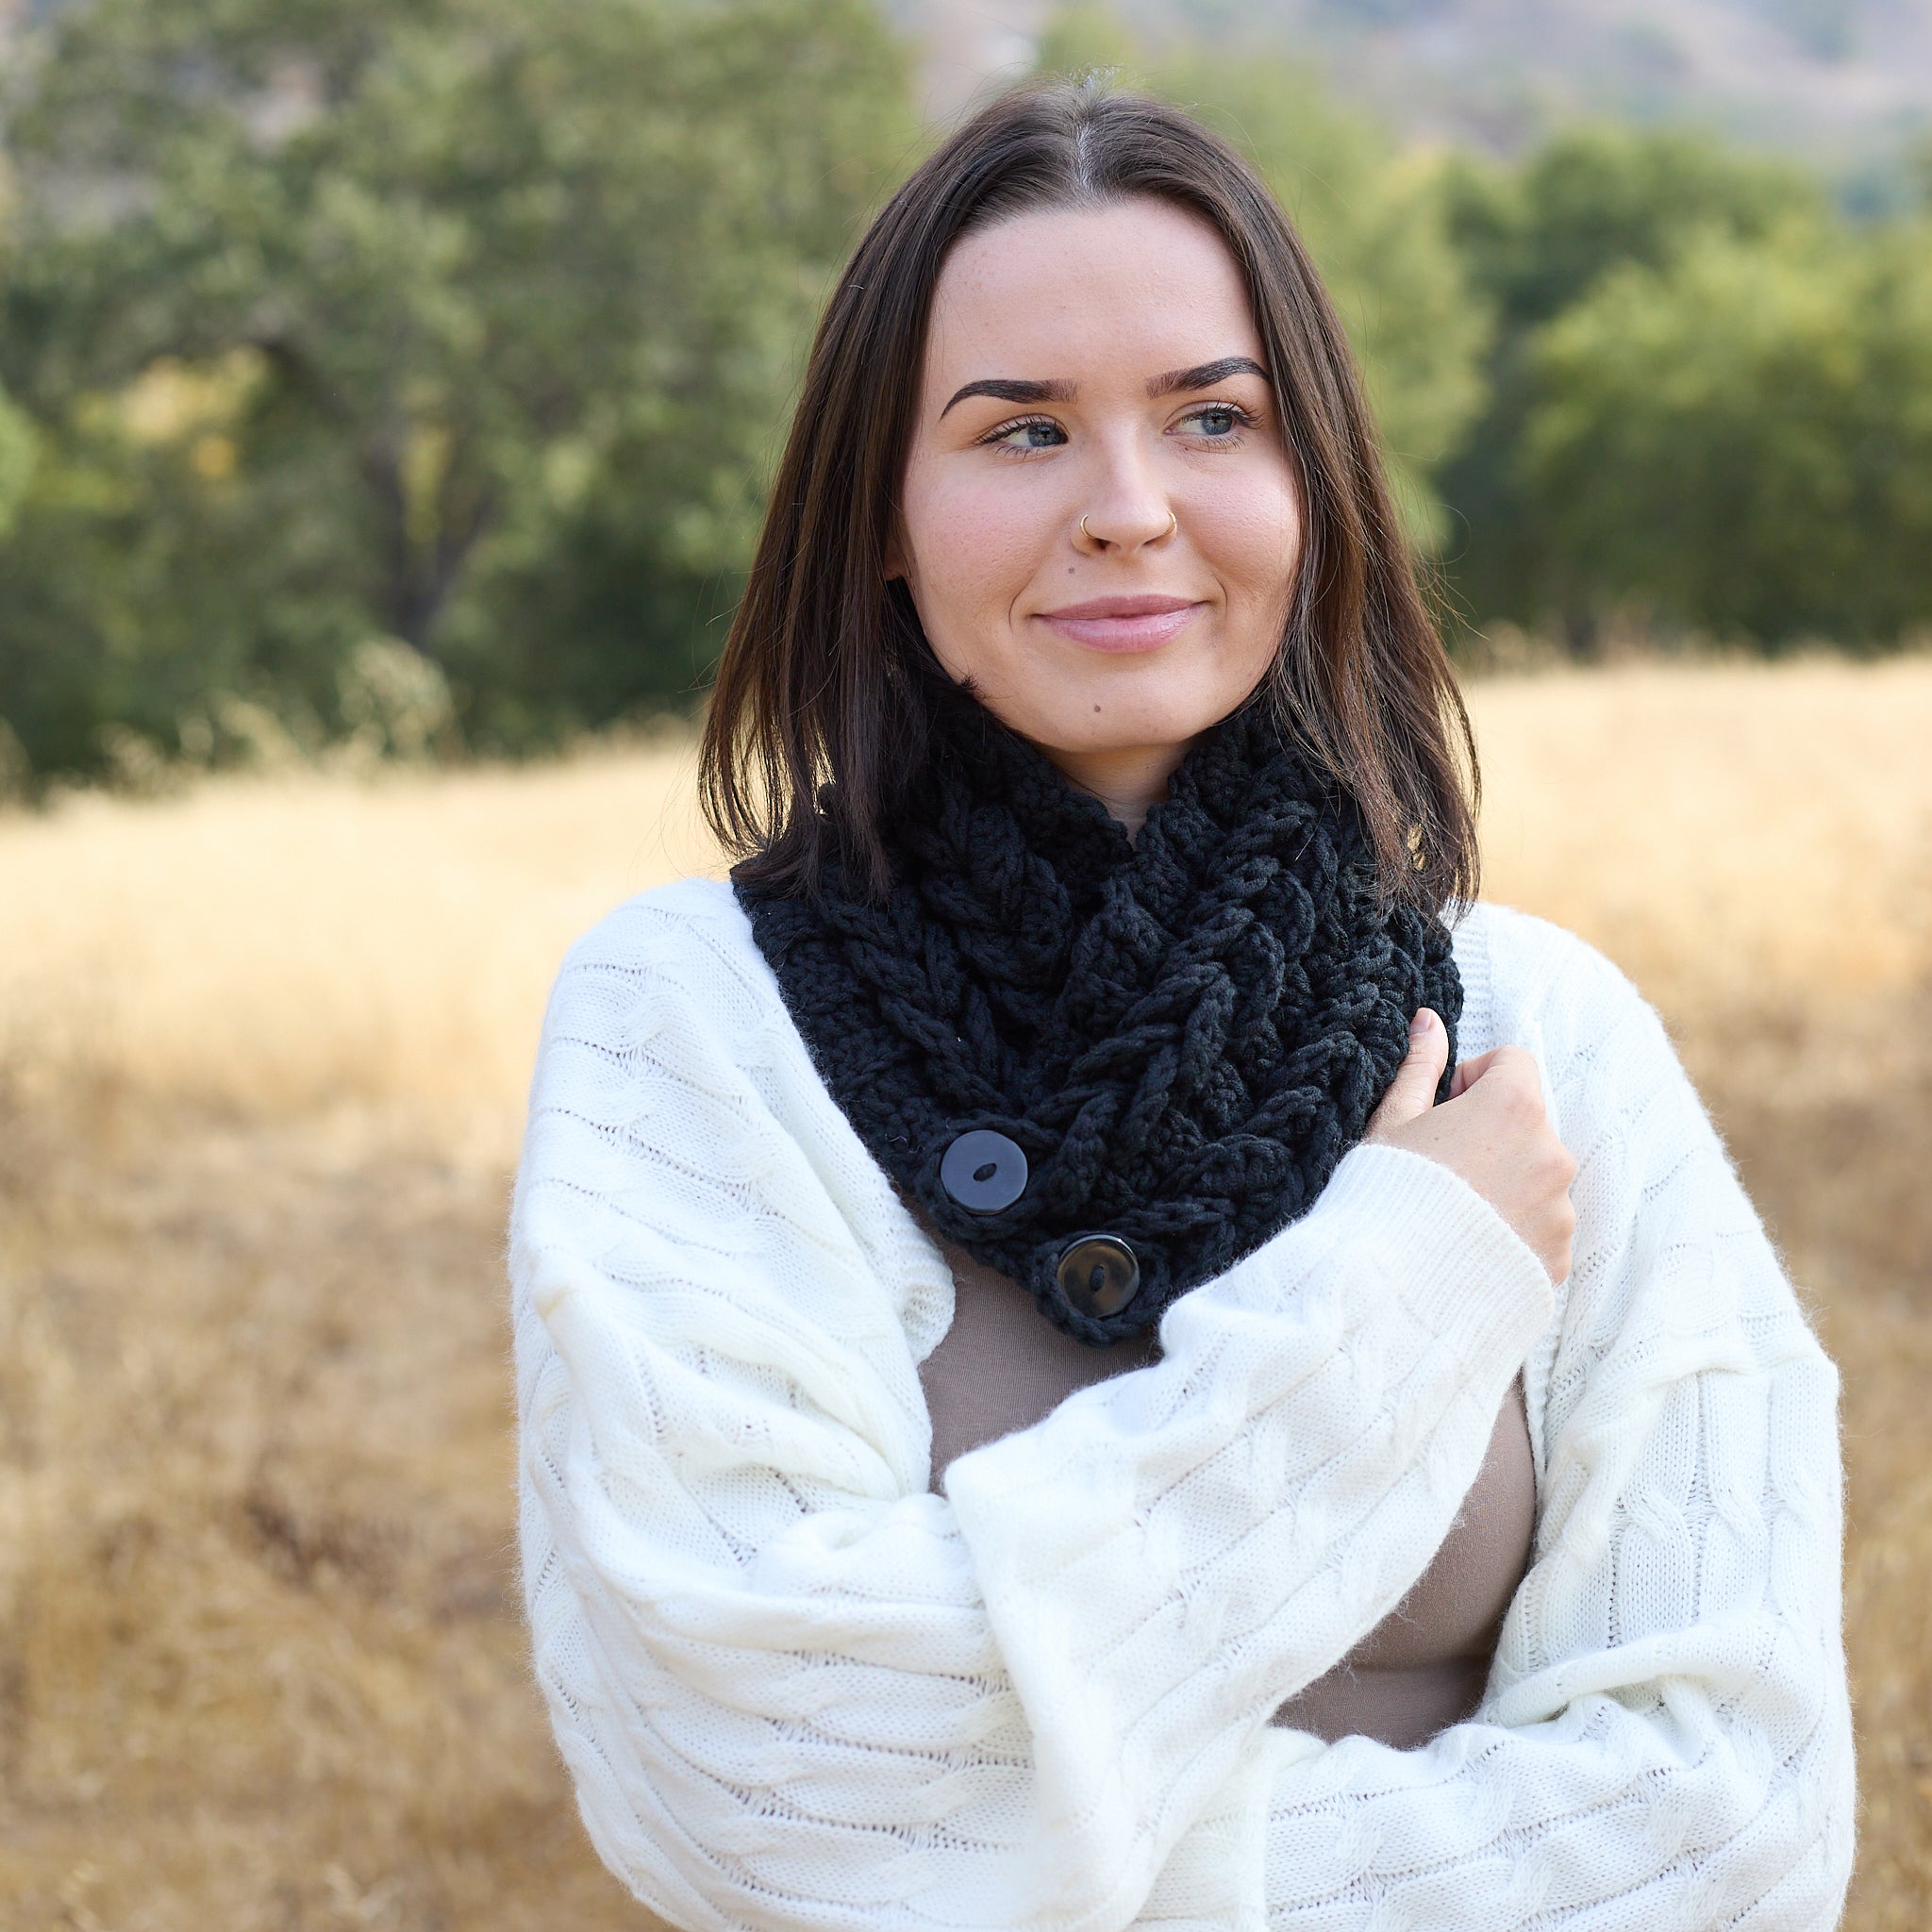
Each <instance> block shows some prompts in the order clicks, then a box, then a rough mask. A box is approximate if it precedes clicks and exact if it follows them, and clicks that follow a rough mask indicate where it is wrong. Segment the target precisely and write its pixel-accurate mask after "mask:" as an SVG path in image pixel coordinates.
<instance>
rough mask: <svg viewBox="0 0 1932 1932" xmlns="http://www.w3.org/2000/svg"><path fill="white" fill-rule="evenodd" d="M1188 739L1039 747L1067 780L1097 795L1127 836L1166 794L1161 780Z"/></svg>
mask: <svg viewBox="0 0 1932 1932" xmlns="http://www.w3.org/2000/svg"><path fill="white" fill-rule="evenodd" d="M1188 742H1189V741H1185V740H1184V741H1182V742H1181V743H1179V744H1143V745H1134V746H1131V747H1129V748H1127V749H1124V750H1108V751H1059V750H1057V749H1056V748H1055V747H1054V746H1052V745H1050V744H1049V745H1041V750H1042V751H1043V752H1045V753H1046V755H1047V757H1048V758H1051V759H1052V760H1053V761H1054V763H1055V764H1056V765H1058V767H1059V769H1060V771H1061V773H1062V774H1064V775H1065V777H1066V779H1067V781H1068V782H1069V783H1070V784H1072V785H1076V786H1078V787H1079V789H1080V790H1081V791H1090V792H1091V793H1092V794H1093V796H1094V797H1095V798H1097V799H1099V801H1100V802H1101V804H1102V805H1104V806H1106V808H1108V811H1109V812H1111V813H1112V814H1113V816H1114V817H1115V818H1117V819H1118V820H1119V821H1120V822H1121V824H1124V826H1125V827H1126V828H1127V837H1128V838H1130V839H1132V838H1136V837H1138V836H1139V834H1140V830H1141V826H1142V825H1144V824H1146V823H1147V814H1148V812H1149V811H1151V810H1152V809H1153V808H1154V807H1155V806H1157V805H1158V804H1159V802H1160V801H1161V800H1162V799H1163V798H1165V797H1166V796H1167V781H1168V780H1169V779H1170V778H1171V777H1173V776H1174V772H1175V771H1176V769H1177V768H1178V767H1179V765H1180V761H1181V760H1182V759H1183V758H1186V757H1187V755H1188Z"/></svg>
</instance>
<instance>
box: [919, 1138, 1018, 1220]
mask: <svg viewBox="0 0 1932 1932" xmlns="http://www.w3.org/2000/svg"><path fill="white" fill-rule="evenodd" d="M940 1186H941V1187H942V1188H943V1189H945V1191H946V1192H947V1193H949V1194H950V1195H952V1197H953V1199H954V1200H956V1201H957V1202H958V1204H959V1205H960V1207H962V1208H965V1209H966V1211H967V1212H968V1213H969V1214H997V1213H998V1212H999V1211H1000V1209H1001V1208H1010V1207H1011V1206H1012V1205H1013V1203H1014V1202H1015V1201H1017V1200H1018V1199H1019V1198H1020V1196H1021V1195H1022V1194H1024V1192H1025V1191H1026V1156H1025V1154H1024V1152H1023V1151H1022V1149H1021V1146H1020V1143H1019V1142H1018V1141H1009V1140H1008V1139H1007V1137H1006V1136H1005V1135H1004V1134H996V1133H994V1132H993V1130H992V1129H991V1127H974V1129H973V1131H972V1132H971V1133H968V1134H961V1135H960V1136H959V1138H958V1140H957V1141H954V1142H953V1144H952V1145H951V1146H950V1147H948V1148H947V1149H946V1151H945V1154H944V1156H943V1157H942V1158H941V1161H940Z"/></svg>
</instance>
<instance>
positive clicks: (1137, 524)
mask: <svg viewBox="0 0 1932 1932" xmlns="http://www.w3.org/2000/svg"><path fill="white" fill-rule="evenodd" d="M1095 522H1097V523H1098V525H1099V527H1098V528H1094V527H1093V526H1092V525H1093V524H1094V523H1095ZM1180 526H1181V520H1180V518H1179V517H1178V516H1177V515H1176V514H1175V513H1174V506H1173V505H1172V504H1170V505H1168V507H1167V512H1166V515H1165V516H1163V517H1159V518H1156V519H1155V520H1154V522H1153V525H1152V527H1151V528H1150V527H1149V526H1148V523H1147V520H1146V519H1145V518H1118V517H1117V518H1114V519H1113V520H1111V522H1109V521H1108V519H1107V518H1106V517H1105V516H1104V515H1103V514H1101V513H1098V512H1093V511H1088V512H1084V513H1083V514H1082V515H1081V518H1080V537H1081V540H1082V541H1083V543H1084V545H1085V547H1086V548H1087V549H1089V550H1091V551H1092V552H1093V553H1094V554H1095V555H1096V556H1104V555H1105V554H1106V553H1107V552H1108V551H1110V550H1119V551H1132V550H1139V549H1141V548H1142V547H1143V546H1144V545H1146V544H1149V543H1159V542H1161V541H1164V540H1166V539H1167V538H1169V537H1172V536H1173V535H1174V532H1175V531H1176V530H1178V529H1179V528H1180Z"/></svg>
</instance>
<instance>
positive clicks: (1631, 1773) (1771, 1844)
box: [1142, 921, 1853, 1932]
mask: <svg viewBox="0 0 1932 1932" xmlns="http://www.w3.org/2000/svg"><path fill="white" fill-rule="evenodd" d="M1522 924H1523V926H1524V927H1529V926H1531V925H1532V924H1540V923H1532V922H1527V921H1524V922H1522ZM1541 931H1542V933H1543V934H1544V935H1545V936H1549V935H1550V934H1551V929H1549V928H1541ZM1532 937H1533V935H1532ZM1555 937H1556V938H1557V939H1558V940H1559V941H1561V944H1562V948H1563V950H1564V952H1565V954H1566V955H1567V958H1566V960H1565V964H1564V966H1563V968H1562V970H1561V972H1560V973H1559V974H1558V975H1557V976H1558V979H1559V982H1560V983H1559V984H1558V985H1557V987H1556V988H1555V989H1554V990H1553V991H1552V993H1551V995H1550V997H1549V998H1548V999H1547V1000H1545V1001H1544V1002H1543V1006H1544V1009H1545V1011H1546V1012H1547V1013H1548V1015H1549V1020H1548V1023H1547V1029H1546V1038H1545V1045H1546V1048H1547V1050H1548V1056H1549V1060H1550V1066H1549V1072H1550V1075H1551V1085H1552V1089H1553V1092H1554V1097H1555V1101H1556V1105H1557V1111H1558V1118H1559V1121H1560V1124H1561V1125H1562V1128H1563V1132H1564V1138H1565V1140H1566V1141H1568V1142H1569V1144H1570V1146H1571V1148H1572V1151H1573V1152H1574V1154H1576V1156H1577V1158H1578V1160H1579V1173H1578V1175H1577V1179H1576V1183H1575V1187H1574V1199H1575V1201H1576V1205H1577V1209H1578V1239H1577V1245H1576V1251H1575V1261H1574V1270H1573V1274H1572V1276H1571V1280H1570V1284H1569V1292H1568V1296H1567V1301H1566V1306H1565V1310H1564V1318H1563V1321H1562V1324H1561V1329H1560V1335H1559V1339H1558V1345H1557V1350H1556V1353H1555V1357H1554V1360H1553V1362H1552V1364H1551V1366H1550V1372H1549V1385H1548V1394H1547V1404H1546V1412H1545V1418H1544V1427H1543V1431H1542V1438H1543V1441H1544V1442H1545V1443H1546V1444H1547V1445H1548V1453H1547V1466H1546V1469H1545V1471H1544V1476H1543V1482H1542V1485H1541V1491H1542V1494H1541V1512H1540V1521H1539V1526H1538V1553H1537V1558H1536V1561H1535V1563H1534V1565H1533V1567H1532V1569H1531V1571H1530V1574H1529V1575H1528V1577H1527V1578H1526V1580H1525V1582H1524V1586H1523V1588H1522V1590H1521V1591H1519V1593H1518V1595H1517V1598H1516V1600H1515V1602H1514V1604H1513V1605H1512V1607H1511V1608H1510V1611H1509V1615H1508V1618H1507V1624H1506V1626H1505V1630H1504V1634H1503V1639H1502V1644H1501V1648H1500V1651H1499V1654H1498V1657H1497V1662H1496V1668H1495V1671H1494V1673H1493V1674H1492V1677H1491V1685H1490V1688H1489V1691H1488V1695H1487V1697H1486V1699H1485V1703H1484V1707H1482V1708H1481V1709H1480V1710H1479V1711H1478V1713H1477V1715H1476V1718H1475V1720H1474V1722H1472V1723H1469V1724H1463V1725H1458V1726H1457V1727H1456V1728H1454V1729H1452V1730H1450V1731H1448V1732H1445V1733H1444V1734H1442V1735H1441V1737H1439V1738H1437V1739H1436V1740H1433V1741H1431V1742H1430V1743H1429V1744H1427V1745H1426V1746H1424V1747H1423V1748H1422V1749H1420V1750H1416V1751H1409V1752H1398V1751H1392V1750H1390V1749H1387V1748H1385V1747H1383V1746H1381V1745H1379V1744H1376V1743H1374V1742H1372V1741H1370V1740H1366V1739H1361V1738H1354V1739H1347V1740H1342V1741H1341V1742H1340V1743H1338V1744H1336V1745H1334V1746H1332V1747H1329V1748H1323V1747H1321V1746H1319V1745H1318V1744H1317V1743H1316V1741H1315V1740H1312V1739H1307V1738H1305V1737H1304V1738H1296V1737H1293V1736H1283V1735H1281V1734H1279V1733H1276V1734H1274V1735H1264V1736H1261V1737H1259V1738H1257V1740H1255V1741H1254V1743H1253V1744H1252V1746H1251V1748H1250V1753H1249V1757H1248V1759H1247V1761H1246V1762H1245V1764H1244V1765H1243V1766H1242V1767H1241V1770H1240V1771H1238V1772H1237V1773H1236V1774H1234V1775H1232V1776H1231V1777H1230V1778H1229V1779H1228V1781H1227V1783H1226V1784H1225V1786H1224V1788H1223V1790H1222V1791H1221V1792H1220V1794H1219V1796H1218V1798H1217V1800H1216V1802H1215V1803H1214V1804H1213V1805H1212V1806H1210V1807H1208V1808H1207V1810H1206V1811H1205V1812H1204V1814H1203V1816H1202V1818H1201V1819H1199V1820H1197V1822H1196V1824H1195V1826H1194V1828H1193V1830H1192V1831H1191V1833H1190V1834H1189V1836H1188V1837H1187V1838H1186V1839H1184V1840H1182V1842H1181V1843H1180V1844H1179V1845H1178V1846H1177V1847H1176V1849H1175V1852H1174V1856H1173V1857H1172V1858H1171V1859H1170V1861H1169V1864H1168V1866H1167V1867H1166V1869H1165V1870H1164V1871H1163V1873H1162V1874H1161V1878H1160V1880H1159V1881H1158V1884H1157V1886H1156V1888H1155V1891H1154V1894H1153V1896H1152V1897H1150V1900H1149V1902H1148V1905H1147V1907H1146V1909H1145V1912H1144V1914H1143V1920H1142V1923H1143V1924H1147V1925H1150V1926H1151V1925H1156V1924H1158V1925H1162V1926H1165V1927H1168V1928H1171V1932H1172V1928H1178V1927H1181V1926H1189V1927H1192V1926H1197V1925H1198V1926H1203V1927H1205V1926H1207V1925H1209V1924H1211V1925H1215V1926H1227V1925H1243V1926H1259V1925H1263V1924H1265V1925H1269V1926H1275V1927H1282V1928H1288V1927H1292V1928H1295V1932H1315V1928H1318V1927H1319V1928H1321V1932H1341V1928H1343V1927H1350V1928H1355V1927H1359V1928H1362V1932H1368V1928H1370V1927H1374V1928H1378V1932H1379V1928H1381V1927H1385V1926H1395V1925H1400V1926H1414V1927H1421V1926H1428V1927H1432V1928H1436V1932H1457V1928H1462V1927H1469V1928H1472V1932H1474V1928H1478V1927H1479V1928H1481V1932H1507V1928H1510V1927H1517V1926H1528V1925H1537V1926H1543V1925H1550V1924H1562V1925H1565V1926H1591V1927H1606V1928H1607V1927H1619V1928H1621V1927H1633V1928H1634V1927H1644V1928H1655V1932H1702V1928H1705V1927H1714V1926H1725V1927H1733V1926H1749V1927H1753V1928H1758V1932H1770V1928H1773V1927H1777V1928H1788V1932H1799V1928H1805V1932H1823V1928H1826V1927H1829V1926H1832V1925H1834V1924H1836V1923H1837V1920H1838V1916H1839V1912H1840V1906H1841V1903H1842V1899H1843V1895H1844V1890H1845V1886H1846V1882H1847V1880H1848V1877H1849V1874H1850V1868H1851V1854H1852V1831H1853V1782H1852V1746H1851V1723H1850V1710H1849V1704H1848V1698H1847V1693H1846V1684H1845V1667H1844V1658H1843V1654H1842V1649H1841V1644H1840V1474H1839V1450H1838V1440H1837V1423H1836V1400H1837V1378H1836V1374H1835V1372H1834V1370H1833V1369H1832V1366H1831V1364H1830V1363H1829V1361H1828V1360H1827V1359H1826V1358H1825V1357H1824V1354H1823V1352H1822V1350H1821V1349H1820V1348H1819V1346H1818V1343H1817V1342H1816V1341H1815V1340H1814V1338H1813V1337H1812V1335H1811V1333H1810V1331H1809V1329H1808V1327H1807V1324H1806V1323H1805V1321H1804V1319H1803V1317H1802V1315H1801V1313H1800V1310H1799V1307H1798V1306H1797V1303H1796V1300H1795V1298H1794V1296H1793V1294H1792V1291H1791V1290H1790V1285H1789V1283H1788V1282H1787V1281H1786V1279H1785V1277H1784V1274H1783V1272H1782V1270H1781V1269H1780V1267H1779V1265H1778V1261H1777V1258H1776V1256H1775V1254H1774V1251H1773V1249H1772V1247H1771V1245H1770V1243H1769V1241H1767V1240H1766V1238H1765V1235H1764V1233H1763V1230H1762V1229H1761V1227H1760V1226H1759V1224H1758V1222H1757V1216H1756V1215H1755V1214H1754V1212H1753V1211H1752V1208H1751V1207H1750V1204H1749V1202H1748V1201H1747V1200H1746V1199H1745V1197H1744V1194H1743V1192H1742V1190H1741V1188H1740V1185H1739V1183H1738V1180H1737V1178H1736V1175H1735V1174H1734V1173H1733V1171H1732V1169H1731V1167H1730V1164H1729V1162H1728V1160H1727V1158H1725V1156H1724V1150H1723V1148H1722V1146H1721V1144H1720V1142H1719V1141H1718V1138H1717V1136H1716V1134H1715V1132H1714V1131H1713V1129H1712V1127H1711V1125H1710V1123H1709V1121H1708V1119H1707V1116H1706V1114H1705V1112H1704V1109H1703V1108H1702V1107H1701V1106H1700V1105H1699V1103H1698V1101H1697V1099H1696V1096H1695V1095H1694V1093H1693V1092H1692V1091H1691V1087H1690V1084H1689V1082H1688V1081H1687V1080H1686V1078H1685V1077H1684V1074H1683V1073H1682V1070H1681V1069H1680V1067H1679V1066H1678V1063H1677V1060H1676V1058H1675V1056H1674V1053H1673V1052H1672V1049H1671V1047H1670V1044H1669V1042H1668V1041H1667V1040H1666V1038H1665V1036H1664V1034H1663V1030H1662V1028H1661V1027H1660V1026H1659V1024H1657V1019H1656V1016H1655V1015H1654V1014H1653V1013H1652V1012H1651V1010H1650V1008H1648V1007H1647V1006H1645V1005H1644V1004H1643V1003H1642V1001H1641V999H1639V998H1638V996H1637V995H1636V993H1635V992H1634V991H1633V990H1632V989H1631V988H1630V987H1629V986H1628V984H1627V983H1626V982H1625V981H1624V980H1623V978H1622V976H1621V975H1620V974H1617V973H1616V972H1615V970H1614V969H1613V968H1611V967H1609V966H1608V965H1607V962H1605V961H1604V960H1602V959H1601V958H1598V957H1597V956H1595V955H1593V954H1591V953H1589V952H1588V950H1587V949H1585V948H1583V947H1582V946H1581V945H1580V944H1579V943H1578V942H1576V941H1570V940H1569V939H1568V937H1567V936H1566V935H1556V936H1555Z"/></svg>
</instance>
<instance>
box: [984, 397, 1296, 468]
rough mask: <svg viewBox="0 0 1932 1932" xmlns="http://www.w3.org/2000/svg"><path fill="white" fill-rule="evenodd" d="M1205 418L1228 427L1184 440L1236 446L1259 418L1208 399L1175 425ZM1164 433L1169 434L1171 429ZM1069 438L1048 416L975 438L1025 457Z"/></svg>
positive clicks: (1015, 421)
mask: <svg viewBox="0 0 1932 1932" xmlns="http://www.w3.org/2000/svg"><path fill="white" fill-rule="evenodd" d="M1204 417H1207V418H1218V419H1221V420H1222V421H1224V423H1225V424H1226V425H1227V427H1226V428H1225V429H1222V430H1218V431H1214V432H1197V433H1196V434H1194V435H1193V436H1191V437H1185V438H1184V439H1183V440H1184V441H1191V442H1193V443H1194V444H1196V446H1197V447H1201V446H1205V447H1208V448H1219V449H1239V448H1240V447H1241V445H1242V443H1244V442H1245V441H1246V440H1247V439H1246V432H1247V431H1248V430H1250V429H1252V428H1254V427H1255V425H1256V424H1257V423H1258V422H1259V421H1260V418H1259V417H1257V415H1256V413H1255V412H1254V410H1252V409H1248V408H1243V407H1242V406H1241V404H1240V403H1230V402H1208V403H1196V404H1194V405H1193V406H1192V407H1191V408H1189V409H1188V410H1187V412H1186V413H1185V414H1184V415H1182V416H1180V417H1178V418H1177V419H1176V420H1175V425H1174V426H1175V428H1178V427H1179V426H1180V425H1183V424H1188V423H1198V422H1200V421H1201V420H1202V419H1203V418H1204ZM1029 431H1032V432H1039V434H1038V437H1037V439H1036V440H1021V439H1024V438H1025V437H1026V433H1027V432H1029ZM1166 433H1168V434H1172V433H1173V431H1169V432H1166ZM1071 440H1072V439H1071V438H1070V437H1069V436H1068V434H1067V432H1066V429H1065V427H1064V426H1063V425H1061V424H1059V423H1058V422H1057V421H1056V420H1055V419H1054V418H1053V417H1051V416H1013V417H1009V418H1008V420H1007V421H1006V422H1004V423H1001V424H999V425H996V426H995V427H994V428H991V429H989V430H988V431H987V432H986V434H985V435H984V436H982V437H980V438H979V439H978V441H979V443H980V445H981V446H982V447H983V448H988V449H1001V450H1005V451H1007V452H1008V453H1009V454H1010V455H1013V456H1016V457H1023V458H1024V457H1031V456H1037V455H1039V454H1041V453H1042V452H1044V451H1046V450H1050V449H1059V448H1062V447H1064V446H1065V444H1066V443H1067V442H1069V441H1071Z"/></svg>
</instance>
